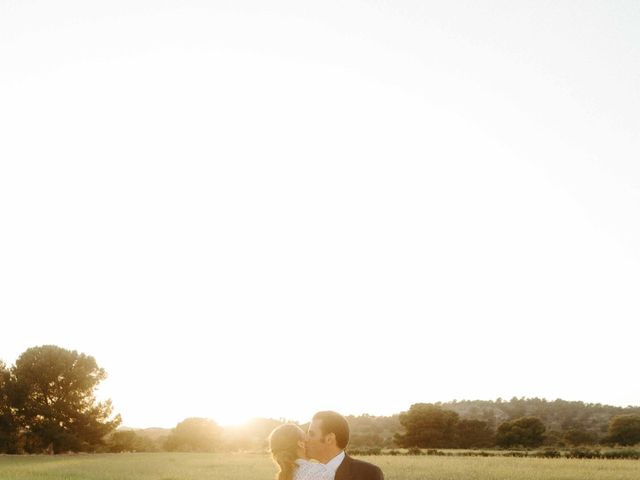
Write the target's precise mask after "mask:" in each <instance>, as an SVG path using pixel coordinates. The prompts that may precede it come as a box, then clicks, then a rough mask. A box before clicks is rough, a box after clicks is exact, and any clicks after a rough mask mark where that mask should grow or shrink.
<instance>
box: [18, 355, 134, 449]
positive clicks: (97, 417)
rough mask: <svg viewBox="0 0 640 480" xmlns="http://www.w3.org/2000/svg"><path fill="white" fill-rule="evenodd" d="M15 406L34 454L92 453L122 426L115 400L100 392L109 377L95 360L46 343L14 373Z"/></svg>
mask: <svg viewBox="0 0 640 480" xmlns="http://www.w3.org/2000/svg"><path fill="white" fill-rule="evenodd" d="M12 374H13V377H14V378H15V384H16V396H15V399H14V400H15V407H16V410H17V414H18V417H19V419H20V421H21V423H22V425H23V426H24V429H25V432H26V433H25V436H26V444H25V449H26V450H27V451H28V452H30V453H35V452H42V451H52V452H53V453H59V452H65V451H90V450H93V449H95V447H97V446H98V445H101V444H102V443H103V437H104V436H105V435H107V434H108V433H110V432H112V431H113V430H115V429H116V427H117V426H118V425H119V424H120V422H121V418H120V415H116V416H115V417H114V418H111V416H112V405H111V401H110V400H107V401H105V402H101V403H100V402H97V401H96V398H95V396H94V390H95V388H96V387H97V385H98V384H99V383H100V382H101V381H102V380H104V379H105V378H106V372H105V371H104V369H102V368H99V367H98V365H97V363H96V361H95V359H94V358H93V357H91V356H87V355H85V354H82V353H78V352H76V351H75V350H74V351H70V350H65V349H64V348H60V347H57V346H55V345H44V346H41V347H33V348H29V349H28V350H26V351H25V352H24V353H23V354H22V355H20V357H19V358H18V360H16V363H15V366H14V367H13V369H12Z"/></svg>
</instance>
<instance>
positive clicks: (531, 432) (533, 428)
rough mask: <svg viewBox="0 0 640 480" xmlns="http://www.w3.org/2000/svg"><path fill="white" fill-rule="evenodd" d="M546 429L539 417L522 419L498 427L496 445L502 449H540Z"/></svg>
mask: <svg viewBox="0 0 640 480" xmlns="http://www.w3.org/2000/svg"><path fill="white" fill-rule="evenodd" d="M545 430H546V428H545V426H544V423H542V420H540V419H539V418H538V417H521V418H516V419H515V420H511V421H509V422H504V423H503V424H501V425H500V426H499V427H498V432H497V434H496V443H497V444H498V445H500V446H501V447H515V446H521V447H539V446H540V445H542V442H544V432H545Z"/></svg>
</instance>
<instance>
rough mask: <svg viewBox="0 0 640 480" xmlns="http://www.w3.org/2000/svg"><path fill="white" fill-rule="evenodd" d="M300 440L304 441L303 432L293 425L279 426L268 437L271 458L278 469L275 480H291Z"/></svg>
mask: <svg viewBox="0 0 640 480" xmlns="http://www.w3.org/2000/svg"><path fill="white" fill-rule="evenodd" d="M300 440H304V432H303V431H302V429H301V428H300V427H299V426H297V425H294V424H293V423H286V424H284V425H280V426H279V427H276V428H275V429H274V430H273V431H272V432H271V435H269V450H270V451H271V457H272V458H273V461H274V462H275V463H276V465H278V467H279V468H280V471H279V472H278V473H277V475H276V479H277V480H293V472H294V471H295V469H296V467H297V465H296V460H297V459H298V442H299V441H300Z"/></svg>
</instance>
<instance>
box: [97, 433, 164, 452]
mask: <svg viewBox="0 0 640 480" xmlns="http://www.w3.org/2000/svg"><path fill="white" fill-rule="evenodd" d="M106 443H107V451H109V452H111V453H118V452H156V451H158V446H157V445H156V443H155V442H154V441H153V440H151V439H150V438H147V437H145V436H143V435H139V434H138V433H137V432H135V431H134V430H116V431H115V432H113V433H112V434H111V435H109V436H108V437H107V442H106Z"/></svg>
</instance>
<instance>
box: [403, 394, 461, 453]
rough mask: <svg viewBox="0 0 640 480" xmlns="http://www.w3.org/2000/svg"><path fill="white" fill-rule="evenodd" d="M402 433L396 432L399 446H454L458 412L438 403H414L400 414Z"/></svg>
mask: <svg viewBox="0 0 640 480" xmlns="http://www.w3.org/2000/svg"><path fill="white" fill-rule="evenodd" d="M400 423H401V424H402V426H403V427H404V428H405V431H406V433H405V434H404V435H401V434H396V436H395V440H396V442H397V443H398V445H400V446H401V447H420V448H451V447H454V446H455V434H456V430H455V427H456V424H457V423H458V414H457V413H456V412H454V411H451V410H445V409H443V408H442V407H440V406H438V405H433V404H429V403H416V404H413V405H411V407H410V408H409V411H408V412H403V413H401V414H400Z"/></svg>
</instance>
